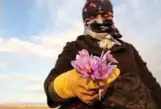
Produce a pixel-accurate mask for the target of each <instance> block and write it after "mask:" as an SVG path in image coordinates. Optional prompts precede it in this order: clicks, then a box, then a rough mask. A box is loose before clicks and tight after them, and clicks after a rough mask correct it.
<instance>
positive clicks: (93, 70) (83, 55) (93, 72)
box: [71, 49, 118, 80]
mask: <svg viewBox="0 0 161 109" xmlns="http://www.w3.org/2000/svg"><path fill="white" fill-rule="evenodd" d="M71 64H72V66H73V67H74V68H75V69H76V70H77V72H79V73H81V74H82V76H83V77H84V78H91V79H93V80H104V79H106V78H107V77H108V76H109V74H111V73H113V71H114V69H115V68H116V67H117V64H118V62H117V61H116V60H115V58H113V56H112V55H111V54H110V51H107V52H106V53H104V52H102V54H101V56H100V57H98V56H93V55H90V54H89V53H88V51H87V50H85V49H83V50H81V51H79V52H78V54H77V55H76V59H75V60H73V61H72V62H71Z"/></svg>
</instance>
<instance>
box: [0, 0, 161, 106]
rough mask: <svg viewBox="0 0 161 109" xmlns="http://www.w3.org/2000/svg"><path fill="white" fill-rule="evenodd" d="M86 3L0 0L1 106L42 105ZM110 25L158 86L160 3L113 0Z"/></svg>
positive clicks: (77, 30)
mask: <svg viewBox="0 0 161 109" xmlns="http://www.w3.org/2000/svg"><path fill="white" fill-rule="evenodd" d="M84 3H85V0H0V89H1V90H0V104H1V103H2V104H4V103H44V104H45V103H46V96H45V93H44V89H43V83H44V80H45V78H46V77H47V75H48V74H49V71H50V70H51V69H52V68H53V67H54V65H55V62H56V60H57V56H58V54H60V53H61V51H62V49H63V46H64V45H65V44H66V42H68V41H72V40H75V39H76V37H77V36H78V35H81V34H83V30H84V27H83V22H82V16H81V13H82V7H83V5H84ZM112 3H113V6H114V22H115V25H116V26H117V27H118V29H119V30H120V32H121V34H122V35H123V38H122V39H123V40H125V41H127V42H129V43H131V44H133V45H134V46H135V47H136V49H137V50H138V51H139V54H140V55H141V57H142V58H143V60H144V61H145V62H147V66H148V68H149V70H150V71H151V72H152V73H153V75H154V77H156V79H157V81H158V82H159V83H161V58H160V56H161V43H160V41H161V31H160V28H161V11H160V10H161V7H160V5H161V1H160V0H119V1H118V0H112Z"/></svg>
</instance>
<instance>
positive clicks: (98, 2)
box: [82, 0, 122, 49]
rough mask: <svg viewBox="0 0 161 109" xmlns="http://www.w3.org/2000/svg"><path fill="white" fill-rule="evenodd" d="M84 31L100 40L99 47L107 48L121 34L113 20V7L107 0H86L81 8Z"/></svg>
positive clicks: (113, 43)
mask: <svg viewBox="0 0 161 109" xmlns="http://www.w3.org/2000/svg"><path fill="white" fill-rule="evenodd" d="M82 16H83V21H84V26H85V31H84V33H85V34H86V35H90V36H91V37H93V38H96V39H98V40H100V42H99V45H100V47H101V48H105V49H109V48H112V47H113V46H114V45H115V44H118V45H120V43H119V42H118V41H117V40H116V39H117V38H121V37H122V35H121V34H120V33H119V31H118V29H117V28H116V27H115V25H114V22H113V7H112V4H111V2H110V1H109V0H87V2H86V4H85V6H84V8H83V13H82Z"/></svg>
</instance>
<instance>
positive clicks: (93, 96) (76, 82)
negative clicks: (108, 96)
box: [53, 69, 120, 104]
mask: <svg viewBox="0 0 161 109" xmlns="http://www.w3.org/2000/svg"><path fill="white" fill-rule="evenodd" d="M119 73H120V72H119V70H117V69H116V70H115V72H114V73H113V74H111V75H110V76H109V78H108V79H107V80H104V81H100V82H99V84H96V83H95V82H94V81H93V80H91V79H87V78H82V75H81V74H80V73H78V72H77V71H76V70H75V69H73V70H70V71H67V72H65V73H63V74H61V75H60V76H58V77H57V78H56V79H55V80H54V83H53V87H54V90H55V92H56V93H57V94H58V95H59V96H60V97H61V98H64V99H68V98H72V97H78V98H79V99H80V100H82V101H83V102H84V103H87V104H91V103H93V102H95V101H96V100H97V99H98V89H99V88H100V86H101V87H106V86H107V85H109V84H110V83H111V82H112V81H114V80H115V79H116V78H117V77H118V75H119Z"/></svg>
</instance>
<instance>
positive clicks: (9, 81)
mask: <svg viewBox="0 0 161 109" xmlns="http://www.w3.org/2000/svg"><path fill="white" fill-rule="evenodd" d="M45 78H46V75H41V74H37V73H35V74H33V73H32V74H31V73H25V74H22V73H14V74H1V76H0V88H1V90H0V96H1V98H3V99H0V102H1V103H28V102H29V103H43V102H44V101H46V97H45V93H44V88H43V82H44V80H45ZM5 93H7V94H5ZM31 98H34V99H31ZM40 98H41V99H40Z"/></svg>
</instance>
